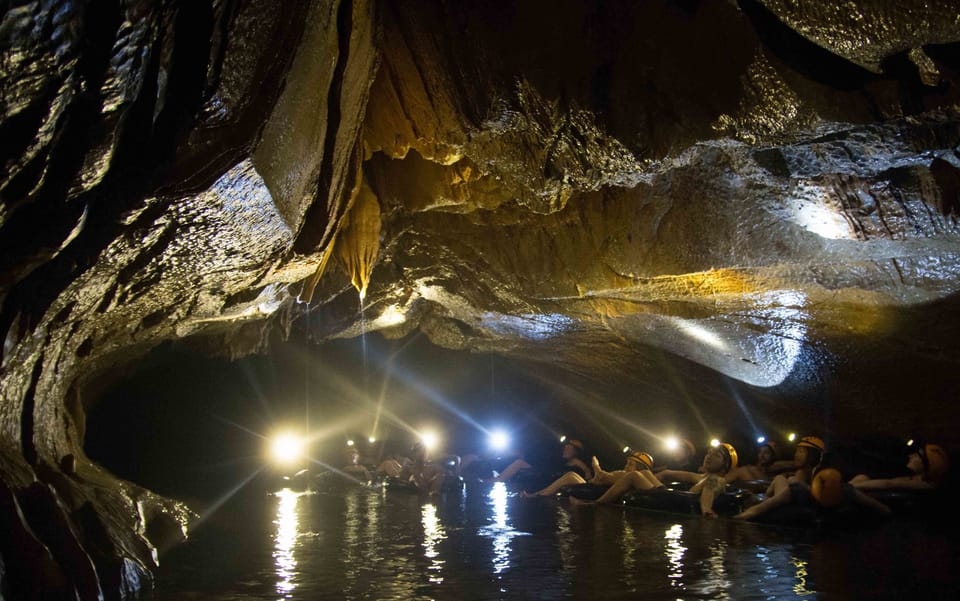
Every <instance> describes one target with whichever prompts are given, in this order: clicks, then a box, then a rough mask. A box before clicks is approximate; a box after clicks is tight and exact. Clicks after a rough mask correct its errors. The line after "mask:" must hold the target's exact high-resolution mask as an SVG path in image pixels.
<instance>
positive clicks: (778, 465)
mask: <svg viewBox="0 0 960 601" xmlns="http://www.w3.org/2000/svg"><path fill="white" fill-rule="evenodd" d="M795 469H797V464H795V463H794V462H793V459H781V460H780V461H774V462H773V463H771V464H770V467H768V468H767V471H768V472H770V473H773V474H780V473H783V472H789V471H791V470H795Z"/></svg>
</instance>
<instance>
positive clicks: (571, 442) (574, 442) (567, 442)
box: [563, 438, 583, 451]
mask: <svg viewBox="0 0 960 601" xmlns="http://www.w3.org/2000/svg"><path fill="white" fill-rule="evenodd" d="M563 444H564V445H572V446H575V447H577V448H578V449H580V450H581V451H582V450H583V443H582V442H580V441H579V440H577V439H576V438H568V439H566V440H564V441H563Z"/></svg>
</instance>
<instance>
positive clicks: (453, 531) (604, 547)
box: [155, 485, 960, 601]
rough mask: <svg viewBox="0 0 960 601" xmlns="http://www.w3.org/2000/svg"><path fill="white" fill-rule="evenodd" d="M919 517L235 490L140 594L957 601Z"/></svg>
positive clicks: (948, 558) (485, 496)
mask: <svg viewBox="0 0 960 601" xmlns="http://www.w3.org/2000/svg"><path fill="white" fill-rule="evenodd" d="M958 563H960V562H958V561H957V543H956V542H955V541H954V540H953V539H952V538H951V537H950V536H948V535H947V534H944V533H943V532H939V531H937V530H934V529H931V528H929V527H924V526H919V525H916V524H914V525H905V524H900V523H890V524H885V525H883V526H879V527H874V528H871V529H867V530H859V531H853V532H804V531H798V530H784V529H775V528H770V527H764V526H758V525H752V524H741V523H735V522H733V521H731V520H718V521H707V520H703V519H701V518H699V517H695V516H674V515H668V514H658V513H649V512H643V511H639V510H630V509H619V508H610V507H571V506H569V505H568V504H567V503H566V502H558V501H554V500H547V499H522V498H519V497H516V496H513V495H512V494H508V493H507V491H506V489H504V488H503V487H502V485H496V486H495V487H493V488H490V487H480V486H477V487H468V488H467V490H466V491H464V493H463V494H459V495H456V494H455V495H447V496H444V497H442V498H439V499H434V500H432V501H431V500H428V499H424V498H420V497H417V496H414V495H410V494H407V493H401V492H384V491H381V490H380V489H375V490H366V489H359V488H349V487H347V486H346V485H345V486H344V487H343V489H341V490H335V491H330V492H318V493H312V494H304V493H294V492H290V491H284V492H281V493H277V494H275V495H270V494H268V493H266V492H265V491H261V492H258V491H256V490H255V489H253V488H249V489H247V490H246V491H244V492H243V493H242V494H241V495H238V496H236V497H234V498H233V499H232V500H231V501H229V502H228V503H227V504H226V505H224V506H223V507H222V508H221V509H219V510H218V511H217V512H216V513H214V514H213V515H212V516H211V517H210V518H209V519H208V520H207V521H206V522H204V524H203V525H202V526H200V527H199V528H197V529H195V532H194V533H193V535H192V537H191V540H190V542H188V543H187V544H185V545H181V546H180V547H177V548H175V549H173V550H171V551H170V552H168V553H167V554H166V555H165V556H164V557H163V558H162V560H161V582H160V585H159V589H158V591H157V593H156V595H155V599H157V600H162V601H180V600H185V599H191V600H193V599H205V600H228V599H229V600H246V599H453V600H458V601H460V600H468V599H633V598H643V599H670V600H673V599H790V598H810V599H812V598H826V599H868V598H883V599H958V598H960V587H958V584H957V580H956V578H954V577H953V573H954V571H955V568H956V567H957V566H958Z"/></svg>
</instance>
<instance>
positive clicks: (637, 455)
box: [627, 451, 653, 468]
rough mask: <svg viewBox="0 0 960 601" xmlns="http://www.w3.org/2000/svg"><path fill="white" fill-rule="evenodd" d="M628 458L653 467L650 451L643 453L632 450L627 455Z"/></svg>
mask: <svg viewBox="0 0 960 601" xmlns="http://www.w3.org/2000/svg"><path fill="white" fill-rule="evenodd" d="M627 457H628V458H629V459H633V460H634V461H636V462H638V463H642V464H644V465H646V466H647V467H648V468H653V455H651V454H650V453H645V452H643V451H634V452H633V453H630V454H629V455H627Z"/></svg>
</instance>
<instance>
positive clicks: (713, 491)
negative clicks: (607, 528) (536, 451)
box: [570, 443, 737, 518]
mask: <svg viewBox="0 0 960 601" xmlns="http://www.w3.org/2000/svg"><path fill="white" fill-rule="evenodd" d="M736 462H737V452H736V450H735V449H734V448H733V446H732V445H730V444H727V443H722V444H720V445H718V446H715V447H712V448H711V449H710V450H709V451H707V454H706V455H704V457H703V463H702V464H701V466H700V469H702V470H703V473H697V472H688V471H680V470H664V471H662V472H660V474H659V478H658V477H657V476H655V475H654V474H653V473H652V472H650V471H647V470H638V471H634V472H629V473H626V474H624V475H623V476H622V477H620V478H619V479H618V480H617V481H616V482H614V483H613V485H612V486H610V488H609V489H607V492H605V493H603V496H601V497H600V498H599V499H597V500H596V503H614V502H616V501H618V500H620V499H621V498H622V497H623V496H624V495H625V494H627V493H629V492H632V491H634V490H654V489H659V488H665V487H664V485H663V482H662V480H664V479H666V480H677V481H680V482H690V483H691V484H693V486H692V487H691V488H690V492H693V493H699V494H700V513H701V515H703V516H704V517H706V518H715V517H717V514H716V512H715V511H714V510H713V502H714V500H716V498H717V496H718V495H720V494H721V493H723V491H724V489H725V488H726V486H727V483H726V480H724V478H723V476H724V474H726V473H727V472H728V471H730V470H731V469H733V468H734V467H736ZM570 502H571V503H573V504H574V505H589V504H590V502H589V501H583V500H580V499H574V498H572V497H571V498H570Z"/></svg>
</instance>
